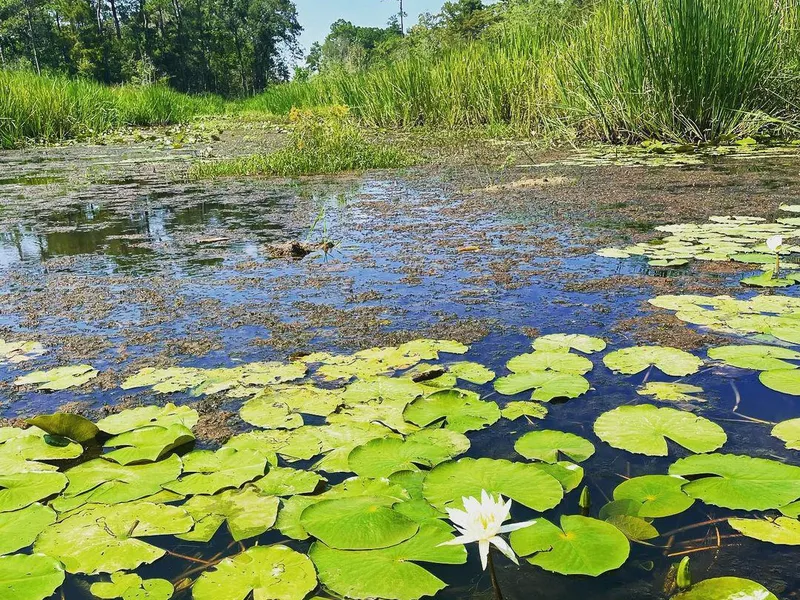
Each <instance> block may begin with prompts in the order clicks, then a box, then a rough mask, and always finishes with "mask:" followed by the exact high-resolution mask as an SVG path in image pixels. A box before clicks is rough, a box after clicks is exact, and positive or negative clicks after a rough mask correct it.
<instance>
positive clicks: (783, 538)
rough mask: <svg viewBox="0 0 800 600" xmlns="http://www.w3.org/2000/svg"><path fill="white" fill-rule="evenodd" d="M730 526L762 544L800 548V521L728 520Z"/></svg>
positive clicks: (779, 519) (786, 519)
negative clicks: (768, 543)
mask: <svg viewBox="0 0 800 600" xmlns="http://www.w3.org/2000/svg"><path fill="white" fill-rule="evenodd" d="M728 524H729V525H730V526H731V527H733V528H734V529H735V530H736V531H738V532H739V533H741V534H743V535H746V536H747V537H751V538H754V539H757V540H761V541H762V542H770V543H772V544H783V545H787V546H800V521H798V520H797V519H790V518H789V517H777V518H775V519H728Z"/></svg>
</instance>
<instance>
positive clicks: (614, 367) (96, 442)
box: [0, 296, 800, 600]
mask: <svg viewBox="0 0 800 600" xmlns="http://www.w3.org/2000/svg"><path fill="white" fill-rule="evenodd" d="M652 303H653V304H655V305H657V306H661V307H664V308H668V309H671V310H676V311H678V315H679V316H680V317H681V318H682V319H684V320H686V321H690V322H693V323H702V324H704V325H711V326H713V327H721V328H724V329H725V330H727V331H735V332H739V333H744V334H748V333H751V332H753V331H758V332H759V333H760V334H762V338H761V341H764V342H765V341H766V340H767V339H771V340H773V342H777V339H780V340H784V341H786V340H787V338H788V339H789V340H791V342H792V343H794V344H796V343H800V299H794V298H788V297H782V296H770V297H766V296H757V297H755V298H752V299H750V300H733V299H731V298H726V297H720V298H706V297H702V296H664V297H659V298H656V299H654V300H652ZM767 334H768V335H767ZM776 338H777V339H776ZM467 351H468V347H467V346H465V345H463V344H461V343H458V342H453V341H446V340H428V339H420V340H416V341H412V342H408V343H405V344H402V345H400V346H397V347H383V348H371V349H367V350H364V351H360V352H357V353H355V354H352V355H346V356H345V355H334V354H329V353H324V352H320V353H314V354H309V355H307V356H303V357H300V358H298V359H296V360H294V361H292V362H289V363H280V362H267V363H250V364H244V365H241V366H237V367H233V368H218V369H200V368H183V367H172V368H165V369H156V368H145V369H142V370H141V371H139V372H138V373H136V374H134V375H133V376H131V377H129V378H128V379H126V380H125V381H124V382H123V383H122V387H123V388H125V389H149V390H151V391H152V392H154V393H157V394H164V395H167V394H172V393H178V392H181V393H188V394H189V396H193V397H196V396H202V395H206V394H225V395H227V396H228V397H231V398H236V399H242V401H243V404H242V407H241V410H240V416H241V418H242V420H243V421H244V422H246V423H248V424H249V425H251V426H252V427H253V429H252V430H250V431H247V432H245V433H241V434H239V435H236V436H234V437H233V438H231V439H230V440H229V441H228V442H226V443H225V444H224V445H223V446H222V447H220V448H218V449H215V450H211V449H193V448H192V446H193V443H194V442H195V435H194V434H193V431H192V429H193V427H194V426H195V425H196V424H197V422H198V418H199V416H198V413H197V411H196V410H194V409H193V408H191V407H188V406H178V405H175V404H173V403H170V402H167V403H165V404H163V405H150V406H140V407H137V408H131V409H127V410H123V411H121V412H118V413H115V414H111V415H109V416H107V417H105V418H103V419H101V420H99V421H97V422H96V423H94V422H91V421H89V420H87V419H86V418H84V417H82V416H79V415H75V414H66V413H55V414H52V415H40V416H38V417H35V418H32V419H29V420H27V422H26V423H25V425H24V426H19V427H3V428H0V464H2V469H0V472H2V475H0V532H2V535H0V597H2V598H9V599H10V598H13V599H15V600H43V599H45V598H49V597H50V596H51V595H52V594H53V593H54V592H55V591H56V590H58V589H59V587H60V586H62V584H64V582H65V579H66V578H67V577H70V578H78V579H79V580H80V581H83V582H85V584H84V585H85V587H88V589H89V590H90V593H91V595H92V596H94V597H96V598H123V599H126V600H134V599H135V600H144V599H147V600H167V599H169V598H171V597H173V595H174V596H175V597H188V595H189V594H191V597H192V598H194V599H195V600H228V599H230V600H233V599H243V598H246V597H249V595H250V594H252V597H253V598H255V599H262V600H266V599H276V598H277V599H284V600H303V599H305V598H309V597H310V596H311V595H313V594H315V593H316V594H331V595H332V596H333V597H346V598H355V599H367V598H386V599H397V600H414V599H416V598H421V597H423V596H432V595H434V594H436V593H437V592H439V591H440V590H442V589H444V588H445V587H446V586H447V582H445V581H442V580H441V579H440V578H439V577H437V576H435V575H434V574H432V573H431V572H430V571H428V570H427V568H426V566H425V565H426V564H444V565H461V564H464V563H465V562H466V560H467V549H466V548H465V547H464V546H462V545H460V544H455V545H454V544H452V542H453V540H454V539H455V537H454V531H453V527H452V526H451V524H450V522H449V521H448V514H447V509H461V508H462V503H463V502H464V500H463V499H464V498H469V497H474V498H480V497H481V495H482V494H483V493H484V492H487V493H488V494H492V495H496V494H502V495H503V496H504V497H506V498H509V499H511V501H512V503H513V509H512V511H513V512H514V513H518V512H519V511H528V512H530V511H533V512H534V513H541V512H544V511H547V510H549V509H552V508H554V507H556V506H558V505H560V504H562V503H563V502H564V500H565V498H566V497H567V496H568V495H570V494H573V495H575V494H579V495H580V503H579V504H580V506H581V507H582V514H564V515H562V516H561V518H560V520H559V521H558V522H551V521H549V520H547V519H545V518H541V517H539V518H536V519H535V522H534V523H533V524H529V525H528V526H526V527H524V528H521V529H519V530H517V531H514V532H513V533H512V534H511V536H510V545H511V548H513V551H514V552H516V554H518V555H519V556H520V557H523V558H524V559H525V560H526V561H527V562H528V563H530V564H531V565H535V566H536V567H538V568H541V569H545V570H547V571H551V572H554V573H559V574H563V575H584V576H599V575H601V574H603V573H606V572H608V571H612V570H615V569H618V568H619V567H621V566H622V565H623V564H625V563H626V561H628V559H629V556H630V554H631V548H632V544H648V543H652V542H653V541H654V540H657V539H663V540H666V539H667V538H671V537H673V538H675V539H677V540H678V541H677V542H676V544H675V546H674V547H676V548H681V547H682V542H681V539H682V538H681V536H682V535H683V534H684V533H685V532H689V534H688V535H689V536H691V530H692V529H693V527H695V526H703V525H707V523H708V522H707V523H699V524H697V525H695V526H692V525H690V526H688V527H682V528H680V529H678V530H673V531H661V530H660V529H659V519H663V518H665V517H670V516H674V515H677V514H680V513H682V512H684V511H686V510H688V509H689V508H690V507H692V506H693V505H694V504H695V503H704V504H706V505H710V506H714V507H719V508H722V509H728V510H730V511H731V512H730V513H729V515H728V516H723V517H720V518H717V519H714V520H712V521H711V523H721V522H725V521H727V523H728V525H729V526H730V527H731V528H732V529H733V530H735V531H737V532H739V533H740V534H741V535H743V536H747V537H750V538H754V539H756V540H761V541H763V542H765V543H770V544H787V545H798V544H800V520H798V516H800V467H797V466H793V465H790V464H786V463H783V462H780V461H778V460H771V459H764V458H753V457H750V456H745V455H733V454H726V453H724V451H723V450H724V446H725V444H726V441H727V436H726V433H725V431H724V430H723V429H722V428H721V427H720V426H719V425H718V424H717V423H715V422H713V421H712V420H710V419H708V418H706V417H704V416H701V415H699V414H696V412H691V411H690V410H686V408H687V407H691V408H695V409H696V408H697V407H698V406H702V398H701V397H700V396H699V394H702V392H703V390H702V388H700V387H697V386H693V385H689V384H687V383H685V382H682V381H681V380H682V379H683V378H685V377H687V376H691V375H693V374H695V373H698V372H699V371H700V370H701V369H702V368H703V367H704V365H707V364H709V362H710V363H711V364H721V363H724V364H727V365H730V366H733V367H736V368H740V369H752V370H757V371H760V372H761V381H762V382H763V383H764V385H766V386H769V387H771V388H773V389H776V390H779V391H781V392H782V393H785V394H791V395H795V396H800V369H797V366H798V365H797V363H796V362H794V361H800V352H797V351H795V350H791V349H789V348H786V347H784V346H781V345H777V343H773V344H770V345H768V344H766V343H764V344H758V345H730V346H723V347H718V348H712V349H711V350H709V351H708V360H706V359H704V358H701V357H699V356H696V355H693V354H691V353H688V352H685V351H682V350H678V349H675V348H668V347H662V346H637V347H630V348H622V349H619V350H615V351H611V352H607V351H606V343H605V341H604V340H602V339H599V338H595V337H589V336H587V335H579V334H552V335H546V336H542V337H539V338H537V339H535V340H534V342H533V348H532V351H531V352H529V353H525V354H521V355H519V356H516V357H514V358H512V359H511V360H509V361H508V363H507V364H506V369H507V371H508V374H506V375H502V376H500V377H497V376H496V374H495V373H494V372H493V371H492V370H490V369H488V368H487V367H485V366H483V365H481V364H478V363H475V362H471V361H466V360H461V359H459V358H458V356H459V355H463V354H464V353H466V352H467ZM45 353H46V349H45V348H43V347H42V346H41V345H40V344H38V343H36V342H30V341H27V342H2V341H0V360H1V361H4V362H6V363H14V364H16V365H18V368H20V366H24V364H25V363H26V362H28V361H30V360H34V359H37V358H39V357H41V356H42V355H43V354H45ZM442 355H444V356H442ZM600 355H602V362H603V363H604V364H605V366H606V367H608V368H609V369H610V370H611V371H613V372H614V373H617V374H620V375H633V374H636V373H642V372H647V373H649V372H650V371H652V370H653V369H657V370H659V371H661V372H662V373H663V374H664V375H666V376H670V377H673V378H679V379H676V380H674V381H670V382H663V381H662V382H650V383H645V384H643V385H642V386H641V387H640V388H639V389H638V392H639V393H640V394H641V395H642V396H646V397H648V399H649V400H650V401H651V402H652V403H651V402H646V403H641V404H636V405H623V406H619V407H617V408H615V409H613V410H610V411H608V412H605V413H603V414H601V415H600V416H599V417H598V418H597V419H596V421H595V423H594V433H595V435H596V436H597V438H598V440H599V442H601V443H605V444H607V445H609V446H610V447H612V448H615V449H618V450H620V451H621V452H624V453H634V454H640V455H645V456H653V457H656V456H668V455H669V454H670V446H669V445H668V442H671V443H673V444H675V445H677V446H680V447H682V448H684V449H685V450H686V451H688V453H689V454H688V456H686V457H685V458H681V459H679V460H676V461H675V462H673V463H672V464H671V466H669V468H668V471H667V472H664V473H654V474H649V475H644V476H639V477H633V478H629V479H626V480H624V481H623V482H622V483H620V484H619V485H618V486H617V487H616V489H614V491H613V496H612V498H609V501H608V502H606V503H604V504H602V505H600V506H592V504H591V501H590V499H589V494H588V491H587V489H586V488H585V487H584V488H583V490H582V491H581V490H580V489H581V486H582V481H583V479H584V467H583V466H581V463H584V462H585V461H587V460H589V459H590V458H591V457H592V455H593V454H594V453H595V443H597V441H592V440H589V439H586V438H584V437H581V436H578V435H575V434H571V433H567V432H561V431H555V430H548V429H546V428H543V427H537V428H536V429H534V430H532V431H529V432H528V433H525V434H523V435H520V436H519V437H518V438H517V439H516V441H515V444H514V449H515V451H516V453H517V454H518V457H517V458H516V459H514V460H501V459H492V458H485V457H478V458H472V457H470V458H467V457H462V455H463V454H464V453H465V452H467V450H469V449H470V446H471V442H470V435H471V434H472V433H475V432H477V431H479V430H482V429H485V428H491V427H492V426H494V425H495V424H496V423H498V421H500V420H501V419H507V420H515V419H522V418H525V419H527V420H528V421H529V422H531V423H533V422H534V421H541V420H545V419H546V418H547V415H548V410H547V406H548V402H550V401H552V400H555V399H562V400H563V399H578V398H580V397H581V396H582V395H584V394H586V393H587V392H588V391H589V390H590V388H591V384H590V381H589V380H588V379H587V376H588V375H589V374H590V373H591V371H592V369H593V367H594V363H593V361H592V357H593V356H600ZM97 375H98V371H97V370H96V369H94V368H93V367H92V366H91V365H75V366H69V367H59V368H55V369H50V370H40V371H34V372H29V373H27V374H25V375H21V376H20V377H18V378H17V379H16V380H15V382H14V384H15V385H16V386H18V387H19V388H20V389H23V390H24V389H33V388H37V389H39V390H43V391H47V390H66V389H76V388H79V387H80V386H82V385H85V384H86V383H87V382H89V381H91V380H92V379H93V378H95V377H97ZM645 379H647V378H645ZM459 382H462V383H461V384H460V383H459ZM464 383H468V384H471V385H472V386H474V387H478V388H483V386H489V385H490V384H491V385H492V386H493V388H494V391H495V392H496V393H497V394H499V396H498V397H499V398H500V399H501V400H500V401H499V402H497V401H494V400H490V399H487V398H485V397H483V396H482V394H480V393H478V392H475V391H470V390H466V389H462V388H460V387H459V385H463V384H464ZM522 393H524V394H526V395H527V394H530V398H529V399H523V400H512V401H506V400H503V399H502V398H503V397H507V398H511V397H513V396H516V395H518V394H522ZM571 401H578V402H579V401H580V400H571ZM751 426H752V427H763V423H762V422H759V421H756V420H753V422H752V424H751ZM771 434H772V435H773V436H775V437H776V438H778V439H779V440H781V441H782V442H784V443H785V444H786V447H787V449H791V450H800V418H795V419H791V420H788V421H784V422H782V423H778V424H777V425H775V426H774V427H773V428H772V429H771ZM459 457H461V458H459ZM733 511H738V512H737V514H739V515H740V514H741V511H746V513H747V514H748V515H749V516H746V517H742V516H735V515H734V513H733ZM454 514H456V513H451V516H453V515H454ZM723 514H724V513H723ZM515 520H516V519H515ZM220 530H227V532H228V534H229V536H230V539H231V543H230V544H229V545H228V547H227V548H226V549H224V550H223V551H222V552H219V553H217V554H216V555H214V556H213V557H210V558H199V557H197V556H190V555H187V554H182V553H178V552H176V551H174V550H172V549H170V542H169V540H170V539H171V538H177V540H181V541H190V542H195V543H201V544H202V543H208V542H210V540H211V539H212V538H213V537H214V536H215V535H216V534H217V532H218V531H220ZM269 530H273V531H275V530H276V531H277V532H280V534H281V535H282V537H283V539H282V541H280V542H278V543H275V544H271V545H259V544H258V541H257V539H256V538H258V537H259V536H261V535H262V534H264V533H265V532H267V531H269ZM690 552H691V550H688V551H680V550H678V551H677V552H675V553H674V554H670V556H673V555H674V556H681V555H684V554H688V553H690ZM167 555H169V556H171V557H173V558H176V559H179V560H184V561H186V570H185V572H183V573H179V574H177V575H176V577H174V578H173V579H172V580H171V581H168V580H166V579H158V578H151V579H143V578H142V577H141V576H140V575H138V574H137V572H136V571H137V569H139V568H140V567H143V566H146V565H149V564H151V563H154V562H156V561H158V560H159V559H161V558H163V557H165V556H167ZM686 566H687V565H686V564H685V563H684V564H682V565H681V570H680V572H679V573H678V575H679V576H678V578H677V583H678V588H679V589H677V590H676V595H674V598H676V599H677V600H709V599H711V600H716V599H731V598H740V599H744V598H748V599H756V598H757V599H759V600H776V596H774V595H773V594H772V593H771V592H770V591H769V590H767V589H766V588H764V587H763V586H762V585H760V584H759V583H757V582H754V581H750V580H746V579H741V578H737V577H721V578H712V579H705V580H703V581H699V582H695V583H694V585H692V582H691V577H690V573H689V571H688V569H687V568H686ZM314 597H315V598H323V597H325V596H321V595H317V596H314Z"/></svg>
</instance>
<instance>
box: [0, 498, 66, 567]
mask: <svg viewBox="0 0 800 600" xmlns="http://www.w3.org/2000/svg"><path fill="white" fill-rule="evenodd" d="M55 521H56V513H55V512H54V511H53V509H51V508H48V507H47V506H43V505H41V504H39V503H35V504H31V505H29V506H26V507H25V508H23V509H21V510H16V511H14V512H5V513H0V555H3V554H11V553H12V552H16V551H17V550H21V549H22V548H27V547H28V546H30V545H31V544H33V541H34V540H35V539H36V536H38V535H39V534H40V533H41V532H42V531H44V529H45V528H46V527H47V526H48V525H52V524H53V523H55Z"/></svg>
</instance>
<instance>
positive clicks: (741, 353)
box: [708, 344, 800, 371]
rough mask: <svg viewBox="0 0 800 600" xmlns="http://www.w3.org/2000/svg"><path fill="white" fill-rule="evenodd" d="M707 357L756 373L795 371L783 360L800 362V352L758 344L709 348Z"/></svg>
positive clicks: (793, 366)
mask: <svg viewBox="0 0 800 600" xmlns="http://www.w3.org/2000/svg"><path fill="white" fill-rule="evenodd" d="M708 356H709V357H710V358H713V359H714V360H721V361H722V362H724V363H726V364H728V365H731V366H732V367H739V368H740V369H754V370H756V371H772V370H775V369H795V368H797V365H794V364H792V363H790V362H786V360H784V359H789V360H800V352H796V351H794V350H790V349H788V348H782V347H780V346H762V345H758V344H752V345H747V346H720V347H718V348H711V349H710V350H709V351H708Z"/></svg>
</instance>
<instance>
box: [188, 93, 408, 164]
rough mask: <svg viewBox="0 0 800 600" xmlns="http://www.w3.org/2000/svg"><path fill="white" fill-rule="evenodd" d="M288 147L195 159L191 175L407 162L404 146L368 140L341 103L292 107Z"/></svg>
mask: <svg viewBox="0 0 800 600" xmlns="http://www.w3.org/2000/svg"><path fill="white" fill-rule="evenodd" d="M290 122H291V123H292V132H291V134H290V135H289V145H288V146H286V147H285V148H282V149H280V150H277V151H275V152H272V153H270V154H255V155H251V156H244V157H239V158H229V159H222V160H213V161H210V160H207V161H200V162H198V163H195V164H194V165H192V166H191V168H190V169H189V177H190V178H193V179H202V178H209V177H225V176H233V175H266V176H278V177H291V176H297V175H319V174H329V173H341V172H345V171H364V170H367V169H389V168H400V167H407V166H411V165H413V164H414V163H416V162H417V160H418V159H417V158H416V157H415V156H413V155H412V154H410V153H409V152H406V151H405V150H402V149H399V148H395V147H392V146H389V145H386V144H379V143H374V142H371V141H369V140H367V139H366V138H365V137H364V135H363V133H362V131H361V130H360V129H359V127H358V126H357V125H356V124H355V123H354V122H353V120H352V119H351V118H350V116H349V113H348V109H347V108H346V107H344V106H331V107H327V108H319V109H302V110H301V109H293V110H292V111H291V113H290Z"/></svg>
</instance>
